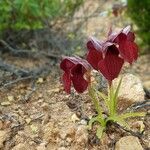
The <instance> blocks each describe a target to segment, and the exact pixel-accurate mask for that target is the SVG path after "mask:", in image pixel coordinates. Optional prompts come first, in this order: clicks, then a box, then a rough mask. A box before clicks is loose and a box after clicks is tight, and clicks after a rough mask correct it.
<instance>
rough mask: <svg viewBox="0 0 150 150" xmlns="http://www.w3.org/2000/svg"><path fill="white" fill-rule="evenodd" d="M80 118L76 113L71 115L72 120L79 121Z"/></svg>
mask: <svg viewBox="0 0 150 150" xmlns="http://www.w3.org/2000/svg"><path fill="white" fill-rule="evenodd" d="M79 120H80V119H79V118H78V117H77V115H76V114H73V115H72V116H71V121H72V122H74V123H75V122H76V121H79Z"/></svg>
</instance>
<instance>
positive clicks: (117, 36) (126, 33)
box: [108, 26, 138, 64]
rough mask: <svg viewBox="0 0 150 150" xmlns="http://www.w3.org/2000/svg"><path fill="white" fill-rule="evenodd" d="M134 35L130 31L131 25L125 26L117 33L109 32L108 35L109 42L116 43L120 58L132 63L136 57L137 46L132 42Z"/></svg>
mask: <svg viewBox="0 0 150 150" xmlns="http://www.w3.org/2000/svg"><path fill="white" fill-rule="evenodd" d="M134 40H135V35H134V33H133V32H131V27H130V26H127V27H126V28H124V29H123V30H121V31H120V32H119V33H111V34H110V35H109V37H108V41H109V42H113V43H116V44H118V46H119V47H118V49H119V53H120V55H121V56H122V58H123V59H124V60H125V61H127V62H129V63H130V64H132V62H134V61H135V60H137V57H138V47H137V45H136V43H135V42H134Z"/></svg>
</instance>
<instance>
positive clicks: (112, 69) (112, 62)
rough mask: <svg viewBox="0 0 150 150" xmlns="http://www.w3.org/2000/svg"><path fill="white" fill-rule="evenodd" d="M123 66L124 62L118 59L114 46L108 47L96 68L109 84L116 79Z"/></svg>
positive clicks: (116, 49)
mask: <svg viewBox="0 0 150 150" xmlns="http://www.w3.org/2000/svg"><path fill="white" fill-rule="evenodd" d="M123 64H124V60H123V59H122V58H120V57H119V52H118V48H117V47H116V46H115V45H110V46H109V47H107V52H106V55H105V58H104V59H102V60H100V61H99V63H98V68H99V71H100V72H101V73H102V74H103V75H104V77H105V78H106V79H107V80H108V81H110V82H111V81H112V80H113V79H114V78H117V76H118V75H119V73H120V71H121V68H122V66H123Z"/></svg>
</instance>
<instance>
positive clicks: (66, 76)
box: [62, 73, 71, 94]
mask: <svg viewBox="0 0 150 150" xmlns="http://www.w3.org/2000/svg"><path fill="white" fill-rule="evenodd" d="M62 81H63V85H64V89H65V91H66V92H67V93H68V94H69V93H70V91H71V79H70V74H68V73H64V74H63V77H62Z"/></svg>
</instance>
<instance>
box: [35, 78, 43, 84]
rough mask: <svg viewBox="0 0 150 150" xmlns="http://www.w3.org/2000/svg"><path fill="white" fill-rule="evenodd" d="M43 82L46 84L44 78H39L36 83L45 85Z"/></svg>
mask: <svg viewBox="0 0 150 150" xmlns="http://www.w3.org/2000/svg"><path fill="white" fill-rule="evenodd" d="M43 82H44V80H43V78H38V80H37V81H36V83H43Z"/></svg>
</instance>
